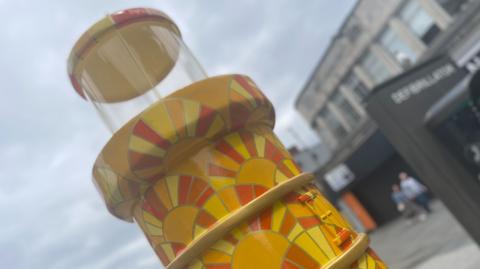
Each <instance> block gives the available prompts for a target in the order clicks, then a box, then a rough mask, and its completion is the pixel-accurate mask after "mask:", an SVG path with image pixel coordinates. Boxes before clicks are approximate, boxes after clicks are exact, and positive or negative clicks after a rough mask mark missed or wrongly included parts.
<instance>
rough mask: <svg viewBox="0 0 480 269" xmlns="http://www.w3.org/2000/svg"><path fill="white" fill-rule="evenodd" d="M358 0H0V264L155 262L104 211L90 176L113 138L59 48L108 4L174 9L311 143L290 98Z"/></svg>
mask: <svg viewBox="0 0 480 269" xmlns="http://www.w3.org/2000/svg"><path fill="white" fill-rule="evenodd" d="M354 2H355V0H335V1H331V0H263V1H258V0H241V1H225V0H202V1H199V0H197V1H193V0H192V1H187V0H182V1H179V0H156V1H140V0H137V1H121V0H103V1H98V0H80V1H79V0H76V1H71V0H70V1H68V0H51V1H41V0H36V1H34V0H30V1H26V0H0V18H1V19H2V23H1V26H0V83H1V84H0V85H1V86H0V87H1V89H0V91H1V93H2V95H1V97H0V123H1V127H0V128H1V129H0V214H1V224H0V268H15V269H32V268H41V269H44V268H48V269H50V268H52V269H55V268H65V269H72V268H85V269H87V268H88V269H107V268H112V269H113V268H115V269H124V268H125V269H132V268H160V266H159V262H158V261H157V259H156V257H155V256H154V254H153V251H152V250H151V249H150V247H149V246H148V243H147V241H146V240H145V239H144V237H143V235H142V234H141V233H140V230H139V228H138V227H136V226H135V225H133V224H129V223H124V222H122V221H120V220H117V219H115V218H114V217H112V216H110V215H109V214H108V212H107V210H106V209H105V208H104V205H103V202H102V201H101V199H100V197H99V195H98V193H97V192H96V190H95V188H94V186H93V184H92V183H91V180H90V171H91V167H92V165H93V162H94V160H95V158H96V155H97V154H98V153H99V151H100V150H101V148H102V146H103V145H104V144H105V142H106V141H107V140H108V139H109V137H110V134H109V133H108V132H107V129H106V128H105V127H104V126H103V124H102V122H101V121H100V120H99V118H98V116H97V115H96V114H95V112H94V110H93V107H91V106H90V105H89V104H88V103H86V102H85V101H83V100H82V99H81V98H80V97H79V96H78V95H77V94H76V93H75V92H74V91H73V89H72V87H71V86H70V83H69V81H68V80H67V76H66V58H67V56H68V53H69V51H70V49H71V47H72V46H73V44H74V42H75V41H76V39H77V38H78V37H79V36H80V35H81V34H82V32H83V31H84V30H86V29H87V28H88V27H89V26H90V25H91V24H93V23H94V22H95V21H97V20H98V19H100V18H101V17H102V16H104V15H105V14H107V13H109V12H113V11H117V10H120V9H123V8H128V7H137V6H147V7H153V8H157V9H161V10H163V11H165V12H166V13H167V14H169V15H170V16H171V17H172V18H173V19H174V20H175V21H176V22H177V24H178V25H179V27H180V29H181V30H182V33H183V37H184V39H185V41H186V43H187V44H188V45H189V46H190V48H191V49H192V51H193V53H194V54H195V55H196V56H197V58H198V60H199V61H200V63H201V64H202V65H203V67H204V68H205V70H206V71H207V73H208V74H209V75H219V74H228V73H242V74H247V75H249V76H250V77H252V78H253V80H254V81H256V83H257V84H258V85H259V86H260V88H262V89H263V90H264V91H265V93H266V95H267V96H268V97H269V98H270V99H271V100H272V102H273V103H274V105H275V108H276V111H277V126H276V132H277V133H278V134H279V135H280V137H281V139H282V140H283V141H284V142H285V143H286V144H287V145H292V144H294V143H295V140H294V139H293V138H292V136H291V134H290V133H289V132H288V131H287V129H288V128H294V129H295V130H297V132H298V133H299V134H300V135H301V140H303V141H304V143H307V144H313V143H316V142H318V140H317V139H316V138H315V135H314V134H313V133H312V132H308V129H307V127H306V126H307V125H306V124H305V123H304V122H302V120H301V118H300V117H299V116H298V115H297V114H296V112H295V111H294V109H293V102H294V100H295V98H296V96H297V94H298V93H299V91H300V90H301V87H302V86H303V84H304V83H305V81H306V79H307V78H308V76H309V75H310V74H311V72H312V70H313V68H314V67H315V65H316V63H317V62H318V60H319V59H320V57H321V55H322V52H323V51H324V50H325V48H326V47H327V45H328V43H329V41H330V39H331V37H332V36H333V35H334V34H335V30H336V29H338V27H339V25H340V24H341V22H342V20H343V19H344V17H345V15H346V14H347V13H348V12H349V11H350V9H351V8H352V6H353V4H354Z"/></svg>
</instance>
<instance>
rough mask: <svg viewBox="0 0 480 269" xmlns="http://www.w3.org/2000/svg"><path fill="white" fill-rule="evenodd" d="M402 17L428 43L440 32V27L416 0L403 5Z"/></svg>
mask: <svg viewBox="0 0 480 269" xmlns="http://www.w3.org/2000/svg"><path fill="white" fill-rule="evenodd" d="M400 19H401V20H402V21H403V22H404V23H405V24H406V25H407V26H408V27H409V28H410V30H412V32H413V33H414V34H415V35H416V36H417V37H418V38H420V39H421V40H422V41H423V42H424V43H425V44H427V45H428V44H430V43H431V42H432V41H433V39H435V37H436V36H437V35H438V34H439V33H440V28H438V26H437V25H436V24H435V22H434V20H433V19H432V17H431V16H430V15H429V14H428V13H427V12H426V11H425V9H424V8H423V7H422V6H421V5H420V3H418V1H416V0H410V1H409V2H408V3H407V4H406V5H405V6H404V7H403V9H402V10H401V12H400Z"/></svg>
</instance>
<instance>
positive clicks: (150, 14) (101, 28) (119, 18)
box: [67, 8, 181, 99]
mask: <svg viewBox="0 0 480 269" xmlns="http://www.w3.org/2000/svg"><path fill="white" fill-rule="evenodd" d="M145 21H164V22H168V24H169V25H170V26H171V28H170V29H169V30H171V31H173V32H175V33H176V34H177V35H178V36H179V37H181V32H180V30H179V28H178V26H177V25H176V24H175V23H174V22H173V20H172V19H171V18H170V17H169V16H167V15H166V14H165V13H163V12H161V11H159V10H156V9H152V8H130V9H125V10H120V11H117V12H114V13H112V14H109V15H107V16H106V17H105V18H103V19H101V20H99V21H97V22H96V23H95V24H94V25H92V26H91V27H90V28H89V29H88V30H87V31H85V32H84V33H83V34H82V35H81V36H80V38H79V39H78V40H77V42H76V43H75V45H74V46H73V48H72V50H71V52H70V55H69V57H68V60H67V64H68V66H67V68H68V76H69V78H70V81H71V83H72V86H73V88H74V89H75V91H76V92H77V93H78V94H79V95H80V96H81V97H82V98H83V99H86V96H85V93H84V92H83V90H82V87H81V86H80V83H79V82H78V80H77V78H76V77H75V75H74V70H75V68H76V66H77V63H78V61H79V60H80V59H82V58H83V57H84V56H85V54H87V52H89V51H90V50H91V49H92V48H93V47H95V45H96V44H97V43H98V40H100V39H101V38H102V36H104V35H105V34H106V33H108V32H110V31H112V30H117V29H121V28H123V27H125V26H129V25H132V24H135V23H138V22H145Z"/></svg>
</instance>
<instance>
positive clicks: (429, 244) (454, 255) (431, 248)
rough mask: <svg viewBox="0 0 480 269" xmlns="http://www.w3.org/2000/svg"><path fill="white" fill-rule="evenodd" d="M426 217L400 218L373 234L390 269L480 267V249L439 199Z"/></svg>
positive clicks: (372, 237) (462, 268)
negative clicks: (420, 220) (415, 221)
mask: <svg viewBox="0 0 480 269" xmlns="http://www.w3.org/2000/svg"><path fill="white" fill-rule="evenodd" d="M433 210H434V213H432V214H431V215H430V216H429V217H428V219H427V220H425V221H423V222H417V223H413V224H409V223H408V222H407V221H405V220H403V219H401V220H397V221H395V222H392V223H390V224H388V225H386V226H384V227H382V228H380V229H379V230H377V231H375V232H373V233H372V234H370V238H371V240H372V247H373V248H374V249H375V250H376V251H377V253H378V254H379V255H380V257H382V259H384V260H385V261H386V262H387V264H388V265H389V267H390V269H452V268H454V269H479V268H480V249H479V248H478V247H477V246H476V245H475V244H474V243H473V241H472V240H471V239H470V238H469V237H468V235H467V234H466V232H465V231H464V230H463V228H462V227H461V226H460V225H459V224H458V223H457V221H456V220H455V219H454V218H453V217H452V215H451V214H450V213H449V212H448V211H447V210H446V209H445V207H444V206H443V205H442V204H441V203H440V202H435V203H434V204H433Z"/></svg>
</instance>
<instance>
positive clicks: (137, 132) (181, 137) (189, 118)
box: [128, 99, 225, 182]
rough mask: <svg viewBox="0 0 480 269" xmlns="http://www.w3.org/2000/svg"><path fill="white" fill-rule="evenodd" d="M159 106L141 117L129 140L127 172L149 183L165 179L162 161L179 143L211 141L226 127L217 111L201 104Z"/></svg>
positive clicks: (177, 101)
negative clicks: (129, 170) (197, 139)
mask: <svg viewBox="0 0 480 269" xmlns="http://www.w3.org/2000/svg"><path fill="white" fill-rule="evenodd" d="M161 102H162V103H160V104H158V105H156V106H154V107H152V108H151V109H150V110H147V111H146V112H144V113H142V115H141V118H140V120H138V122H137V123H136V124H135V126H134V128H133V130H132V135H131V137H130V140H129V153H128V155H129V164H130V169H131V170H132V172H133V173H135V174H136V175H138V176H139V177H140V178H142V179H143V180H146V181H150V182H154V181H156V180H158V179H159V178H161V177H162V176H163V175H164V174H163V171H164V162H165V159H166V158H167V157H168V155H169V151H171V150H172V149H174V148H175V145H177V144H179V143H180V141H185V139H188V138H206V139H210V138H212V137H213V136H215V135H216V134H218V133H219V132H221V131H222V129H223V128H224V126H225V122H224V120H223V119H222V117H221V116H220V115H219V114H218V113H217V112H216V111H214V110H213V109H211V108H209V107H207V106H204V105H201V104H200V103H197V102H194V101H189V100H181V99H167V100H163V101H161ZM192 143H193V142H192ZM183 147H185V148H188V145H183Z"/></svg>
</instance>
